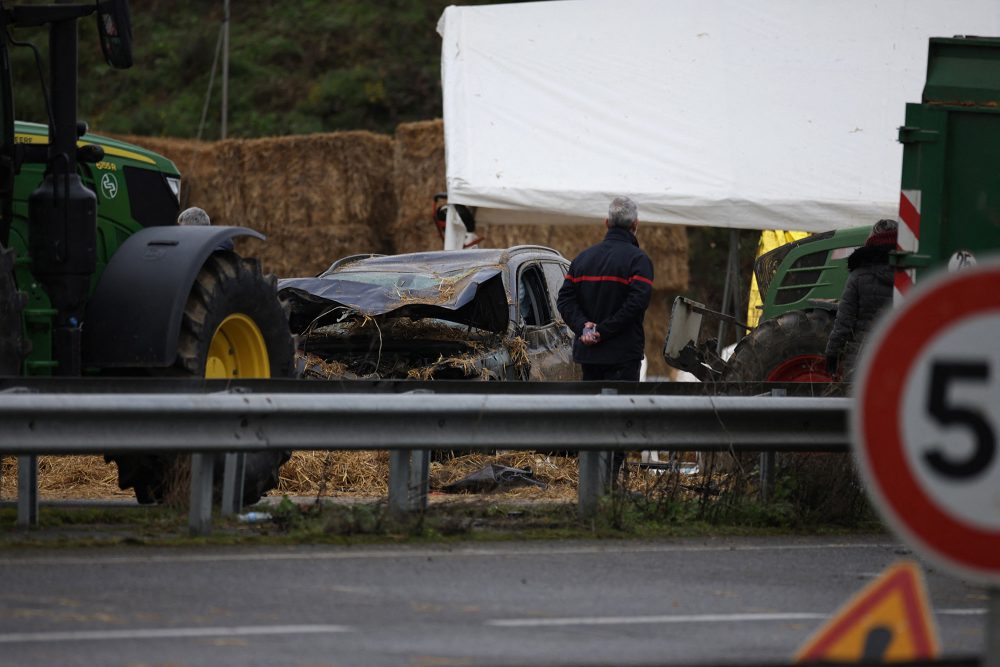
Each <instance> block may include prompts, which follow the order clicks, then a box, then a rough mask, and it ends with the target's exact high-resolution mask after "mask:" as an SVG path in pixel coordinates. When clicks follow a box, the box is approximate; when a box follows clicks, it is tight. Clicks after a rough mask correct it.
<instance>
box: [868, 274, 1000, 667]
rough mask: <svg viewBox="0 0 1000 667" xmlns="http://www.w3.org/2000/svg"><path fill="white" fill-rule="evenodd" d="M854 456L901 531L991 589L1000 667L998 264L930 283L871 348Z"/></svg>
mask: <svg viewBox="0 0 1000 667" xmlns="http://www.w3.org/2000/svg"><path fill="white" fill-rule="evenodd" d="M855 390H856V392H857V396H856V401H855V404H854V410H853V413H852V418H851V428H852V431H853V433H852V435H853V442H854V446H855V455H856V457H857V461H858V466H859V468H860V470H861V473H862V476H863V477H864V480H865V483H866V486H867V488H868V490H869V493H870V495H871V496H872V499H873V501H874V503H875V505H876V507H877V508H878V509H879V511H880V512H881V513H882V515H883V517H884V518H885V519H886V521H887V522H888V523H889V525H890V526H891V527H892V528H893V530H894V531H895V532H896V533H897V534H898V535H899V536H900V537H901V538H902V539H903V540H905V541H906V542H908V543H909V544H910V545H911V546H912V547H913V548H914V549H915V550H916V551H917V552H918V553H920V554H922V555H923V556H925V557H926V558H927V559H929V560H931V561H933V562H935V563H936V564H937V565H939V566H940V567H941V568H942V569H945V570H947V571H949V572H951V573H953V574H955V575H956V576H959V577H963V578H968V579H973V580H975V581H978V582H980V583H982V584H985V585H986V586H988V587H989V588H990V613H989V615H988V617H987V632H986V635H987V641H986V655H985V659H984V662H983V664H984V665H987V666H989V667H1000V451H998V442H997V441H998V437H1000V264H988V265H980V266H978V267H975V268H972V269H969V270H965V271H959V272H956V273H947V274H943V275H942V274H939V275H937V276H935V277H933V278H931V279H930V280H928V281H926V282H922V283H921V284H920V285H918V286H917V288H915V289H914V290H913V291H912V292H910V293H909V294H908V296H907V299H906V300H905V301H904V302H903V304H902V305H901V306H899V307H898V308H896V309H894V311H893V312H892V313H891V314H890V315H889V316H888V317H886V318H885V320H883V321H882V322H881V323H880V325H879V327H878V328H877V329H876V331H875V332H874V334H873V336H872V337H871V338H870V339H869V342H868V345H867V349H866V351H865V354H864V356H863V358H862V360H861V364H860V366H859V369H858V373H857V376H856V381H855Z"/></svg>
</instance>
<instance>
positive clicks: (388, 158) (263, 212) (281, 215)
mask: <svg viewBox="0 0 1000 667" xmlns="http://www.w3.org/2000/svg"><path fill="white" fill-rule="evenodd" d="M122 139H123V140H125V141H130V142H132V143H135V144H137V145H139V146H143V147H145V148H148V149H150V150H153V151H156V152H157V153H160V154H162V155H165V156H166V157H168V158H170V159H171V160H173V161H174V162H175V163H176V164H177V167H178V169H180V171H181V174H182V181H183V184H182V190H183V193H182V197H183V201H182V205H183V206H200V207H201V208H203V209H205V210H206V211H208V213H209V215H210V216H211V217H212V221H213V222H214V223H215V224H219V225H239V226H245V227H250V228H251V229H256V230H257V231H259V232H261V233H263V234H265V235H266V236H267V237H268V239H267V243H265V244H260V243H259V242H258V241H256V240H250V239H244V240H241V241H239V242H238V243H237V249H238V250H239V251H240V252H241V253H243V254H246V255H252V256H256V257H258V258H259V259H260V260H261V262H262V264H263V265H264V268H265V270H267V271H269V272H273V273H276V274H278V275H280V276H304V275H312V274H315V273H318V272H319V271H321V270H323V269H325V268H326V267H327V266H329V265H330V263H331V262H332V261H333V260H335V259H338V258H340V257H343V256H345V255H351V254H355V253H362V252H381V253H385V252H392V246H391V243H390V240H389V234H390V233H391V229H390V227H391V225H392V222H393V221H394V220H395V217H396V203H395V193H394V191H393V178H392V173H393V164H392V160H393V141H392V138H390V137H387V136H383V135H379V134H374V133H371V132H337V133H332V134H313V135H305V136H291V137H280V138H275V139H252V140H241V139H230V140H226V141H218V142H199V141H191V140H182V139H166V138H148V137H122Z"/></svg>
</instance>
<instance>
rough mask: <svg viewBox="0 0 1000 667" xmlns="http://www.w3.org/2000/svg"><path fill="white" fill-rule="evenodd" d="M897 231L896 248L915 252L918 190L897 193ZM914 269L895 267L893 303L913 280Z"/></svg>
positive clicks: (918, 204)
mask: <svg viewBox="0 0 1000 667" xmlns="http://www.w3.org/2000/svg"><path fill="white" fill-rule="evenodd" d="M899 219H900V221H901V222H902V224H901V225H899V231H898V232H897V236H896V250H899V251H901V252H911V253H915V252H917V249H918V248H919V247H920V190H903V191H902V192H900V194H899ZM914 275H915V269H899V268H897V269H896V276H895V279H894V281H893V282H894V285H893V303H899V302H900V301H901V300H902V298H903V296H904V295H905V294H906V292H907V290H909V289H910V288H911V287H913V283H914V282H915V277H914Z"/></svg>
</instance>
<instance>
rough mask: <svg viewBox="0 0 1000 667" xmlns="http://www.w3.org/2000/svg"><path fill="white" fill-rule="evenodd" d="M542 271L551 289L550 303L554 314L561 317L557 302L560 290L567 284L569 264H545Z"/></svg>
mask: <svg viewBox="0 0 1000 667" xmlns="http://www.w3.org/2000/svg"><path fill="white" fill-rule="evenodd" d="M542 270H543V271H544V272H545V282H546V283H547V284H548V288H549V303H550V304H551V306H552V314H553V316H554V317H559V307H558V305H557V304H556V302H557V301H558V300H559V290H561V289H562V286H563V283H564V282H566V274H567V273H569V264H563V263H561V262H543V263H542Z"/></svg>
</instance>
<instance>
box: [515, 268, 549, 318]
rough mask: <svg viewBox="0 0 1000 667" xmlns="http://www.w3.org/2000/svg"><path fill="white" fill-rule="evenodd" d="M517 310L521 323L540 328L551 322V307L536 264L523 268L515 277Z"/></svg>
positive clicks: (543, 278)
mask: <svg viewBox="0 0 1000 667" xmlns="http://www.w3.org/2000/svg"><path fill="white" fill-rule="evenodd" d="M517 308H518V313H519V314H520V317H521V322H523V323H524V325H525V326H529V327H541V326H545V325H546V324H549V323H550V322H552V312H553V310H552V306H551V300H550V299H549V294H548V289H547V288H546V282H545V277H544V275H543V274H542V272H541V270H540V268H539V266H538V265H536V264H528V265H526V266H523V267H522V268H521V270H520V272H519V273H518V277H517Z"/></svg>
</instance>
